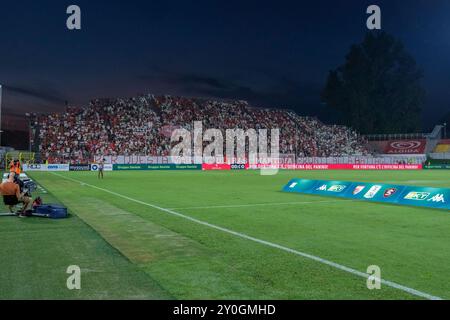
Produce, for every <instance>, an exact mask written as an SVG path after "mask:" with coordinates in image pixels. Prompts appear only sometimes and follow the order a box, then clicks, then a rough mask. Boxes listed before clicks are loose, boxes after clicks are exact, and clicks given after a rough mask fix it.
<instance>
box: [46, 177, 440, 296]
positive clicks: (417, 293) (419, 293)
mask: <svg viewBox="0 0 450 320" xmlns="http://www.w3.org/2000/svg"><path fill="white" fill-rule="evenodd" d="M50 173H51V174H53V175H56V176H58V177H60V178H63V179H66V180H71V181H73V182H76V183H79V184H81V185H83V186H87V187H90V188H93V189H97V190H100V191H103V192H106V193H109V194H112V195H115V196H117V197H120V198H123V199H126V200H129V201H132V202H136V203H139V204H142V205H144V206H147V207H151V208H154V209H157V210H160V211H163V212H166V213H168V214H171V215H174V216H177V217H180V218H183V219H186V220H189V221H192V222H195V223H197V224H200V225H203V226H206V227H209V228H212V229H216V230H219V231H222V232H224V233H228V234H232V235H234V236H236V237H239V238H242V239H246V240H250V241H253V242H256V243H259V244H263V245H266V246H268V247H271V248H276V249H279V250H282V251H285V252H289V253H292V254H295V255H298V256H301V257H304V258H307V259H310V260H313V261H316V262H319V263H322V264H325V265H328V266H330V267H333V268H335V269H338V270H342V271H345V272H348V273H350V274H353V275H355V276H358V277H361V278H365V279H367V278H369V276H370V275H369V274H367V273H364V272H361V271H358V270H355V269H352V268H349V267H346V266H344V265H341V264H338V263H335V262H333V261H330V260H326V259H322V258H320V257H317V256H314V255H312V254H309V253H305V252H301V251H297V250H294V249H291V248H288V247H284V246H282V245H279V244H276V243H272V242H269V241H266V240H261V239H258V238H254V237H252V236H248V235H246V234H244V233H240V232H237V231H233V230H231V229H227V228H223V227H220V226H217V225H214V224H211V223H209V222H206V221H202V220H199V219H196V218H192V217H190V216H187V215H184V214H182V213H179V212H176V211H173V210H170V209H166V208H162V207H159V206H157V205H154V204H151V203H147V202H143V201H141V200H137V199H133V198H130V197H128V196H125V195H123V194H120V193H117V192H114V191H111V190H108V189H104V188H100V187H97V186H94V185H91V184H88V183H85V182H83V181H80V180H76V179H73V178H69V177H65V176H62V175H60V174H58V173H55V172H50ZM372 279H375V278H374V277H373V276H372ZM375 280H378V281H379V282H380V283H382V284H384V285H386V286H388V287H392V288H395V289H398V290H401V291H404V292H407V293H409V294H412V295H415V296H417V297H421V298H425V299H429V300H442V298H441V297H438V296H433V295H431V294H429V293H426V292H422V291H419V290H416V289H413V288H409V287H406V286H404V285H401V284H398V283H395V282H392V281H389V280H384V279H378V278H377V279H375Z"/></svg>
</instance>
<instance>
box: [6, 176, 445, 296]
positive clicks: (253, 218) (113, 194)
mask: <svg viewBox="0 0 450 320" xmlns="http://www.w3.org/2000/svg"><path fill="white" fill-rule="evenodd" d="M31 176H32V177H33V178H34V179H36V180H37V182H38V183H39V184H40V185H41V186H42V187H43V188H45V190H46V191H47V193H45V194H42V196H43V198H44V201H45V202H47V203H49V202H61V203H63V204H64V205H66V206H67V207H68V208H69V211H70V213H71V217H70V218H69V219H65V220H47V219H40V218H27V219H19V218H16V217H2V218H0V257H1V258H0V299H35V298H42V299H420V297H418V296H415V295H412V294H410V293H407V292H405V291H402V290H399V289H396V288H392V287H390V286H388V285H384V284H382V286H381V289H380V290H369V289H367V286H366V279H364V278H362V277H358V276H355V275H354V274H351V273H348V272H345V271H342V270H339V269H336V268H333V267H332V266H329V265H325V264H322V263H320V262H319V261H315V260H312V259H308V258H306V257H302V256H299V255H296V254H293V253H290V252H286V251H283V250H280V249H278V248H275V247H271V246H267V245H264V244H262V243H258V242H255V241H251V240H249V239H246V238H242V237H239V236H237V235H235V234H232V233H228V232H223V231H221V230H218V229H217V228H212V227H210V225H214V226H219V227H222V228H226V229H227V230H232V231H233V232H236V233H239V234H245V235H247V236H250V237H253V238H257V239H260V240H264V241H267V242H269V243H271V244H276V245H280V246H283V247H285V248H290V249H293V250H297V251H300V252H303V253H307V254H310V255H313V256H316V257H320V258H322V259H326V260H328V261H332V262H335V263H337V264H340V265H344V266H346V267H349V268H352V269H355V270H358V271H361V272H366V270H367V267H368V266H369V265H378V266H379V267H380V268H381V277H382V278H383V279H385V280H389V281H393V282H395V283H397V284H401V285H403V286H406V287H408V288H413V289H415V290H418V291H421V292H424V293H427V294H430V295H433V296H437V297H441V298H444V299H450V281H449V279H450V215H449V212H448V211H445V210H433V209H426V208H415V207H404V206H395V205H387V204H379V203H368V202H355V201H348V200H342V199H335V198H328V197H327V198H324V197H319V196H311V195H301V194H288V193H282V192H281V191H280V190H281V188H282V187H283V186H284V185H285V184H286V183H287V182H288V181H289V180H290V179H291V178H294V177H298V178H309V179H329V180H347V181H373V182H385V183H393V184H394V183H395V184H409V185H423V186H433V187H434V186H436V187H438V186H440V187H450V172H449V171H426V170H424V171H307V172H305V171H280V172H279V174H277V175H274V176H261V175H259V172H258V171H231V172H230V171H228V172H221V171H209V172H206V171H203V172H202V171H183V172H179V171H158V172H156V171H155V172H148V171H141V172H138V171H134V172H132V171H129V172H126V171H124V172H120V171H116V172H106V173H105V179H104V180H98V179H97V176H96V173H93V172H65V173H58V174H57V175H56V174H53V173H32V174H31ZM79 181H81V182H83V184H82V183H80V182H79ZM96 187H97V188H96ZM105 190H106V191H105ZM148 204H150V206H149V205H148ZM152 205H153V206H152ZM162 209H171V210H170V212H176V213H180V214H182V215H183V216H177V215H173V214H171V213H169V212H167V211H165V210H162ZM186 217H191V218H194V219H196V220H195V221H192V220H189V219H186ZM199 220H200V221H203V222H207V223H208V224H209V225H206V224H201V223H198V222H197V221H199ZM69 265H78V266H80V268H81V270H82V275H81V287H82V288H81V290H73V291H71V290H68V289H67V288H66V279H67V277H68V276H69V275H68V274H66V269H67V267H68V266H69Z"/></svg>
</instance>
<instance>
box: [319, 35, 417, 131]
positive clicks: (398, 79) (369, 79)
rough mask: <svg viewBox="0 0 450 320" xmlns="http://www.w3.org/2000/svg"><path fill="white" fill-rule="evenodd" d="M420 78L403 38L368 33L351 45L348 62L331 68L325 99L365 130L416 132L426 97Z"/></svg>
mask: <svg viewBox="0 0 450 320" xmlns="http://www.w3.org/2000/svg"><path fill="white" fill-rule="evenodd" d="M422 77H423V73H422V71H421V70H420V69H419V68H418V66H417V64H416V62H415V60H414V58H413V57H412V56H411V55H410V54H408V53H407V52H406V51H405V49H404V47H403V45H402V43H401V42H400V41H399V40H396V39H395V38H394V37H392V36H391V35H389V34H387V33H385V32H369V33H367V35H366V36H365V38H364V41H363V42H362V43H361V44H358V45H352V46H351V48H350V52H349V53H348V54H347V56H346V61H345V64H344V65H342V66H340V67H338V68H337V69H335V70H332V71H330V73H329V75H328V79H327V83H326V85H325V88H324V90H323V92H322V100H323V102H325V103H326V104H327V105H328V106H329V107H331V108H334V109H335V110H337V111H338V112H339V113H340V115H341V119H342V121H343V123H344V124H346V125H348V126H351V127H353V128H354V129H356V130H358V131H359V132H361V133H407V132H417V131H418V130H420V129H421V125H420V115H421V111H422V106H423V101H424V96H425V91H424V89H423V88H422V86H421V83H420V81H421V79H422Z"/></svg>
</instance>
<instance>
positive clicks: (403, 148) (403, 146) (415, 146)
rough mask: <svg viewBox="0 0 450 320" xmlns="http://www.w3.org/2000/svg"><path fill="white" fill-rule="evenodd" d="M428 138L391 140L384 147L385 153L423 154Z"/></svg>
mask: <svg viewBox="0 0 450 320" xmlns="http://www.w3.org/2000/svg"><path fill="white" fill-rule="evenodd" d="M425 146H426V140H424V139H418V140H397V141H389V142H388V143H387V145H386V148H385V149H384V153H385V154H423V153H425Z"/></svg>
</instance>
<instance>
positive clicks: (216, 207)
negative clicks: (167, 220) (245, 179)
mask: <svg viewBox="0 0 450 320" xmlns="http://www.w3.org/2000/svg"><path fill="white" fill-rule="evenodd" d="M340 201H343V202H346V201H347V202H348V201H353V200H328V201H300V202H278V203H277V202H268V203H249V204H230V205H220V206H204V207H181V208H167V209H169V210H187V209H220V208H243V207H259V206H284V205H294V204H314V203H336V202H340Z"/></svg>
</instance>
